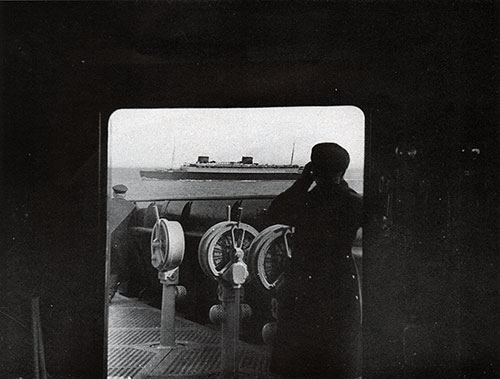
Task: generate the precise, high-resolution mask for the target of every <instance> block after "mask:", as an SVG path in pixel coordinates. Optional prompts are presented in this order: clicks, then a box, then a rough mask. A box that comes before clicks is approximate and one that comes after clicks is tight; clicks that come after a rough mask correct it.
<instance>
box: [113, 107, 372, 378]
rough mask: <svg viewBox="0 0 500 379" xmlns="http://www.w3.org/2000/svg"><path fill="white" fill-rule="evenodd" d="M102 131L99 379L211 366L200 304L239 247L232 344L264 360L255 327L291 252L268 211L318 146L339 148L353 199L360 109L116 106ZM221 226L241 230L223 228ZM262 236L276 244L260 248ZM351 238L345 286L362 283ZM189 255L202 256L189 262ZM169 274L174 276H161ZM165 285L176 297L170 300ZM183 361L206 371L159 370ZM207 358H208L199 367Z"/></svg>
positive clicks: (205, 311)
mask: <svg viewBox="0 0 500 379" xmlns="http://www.w3.org/2000/svg"><path fill="white" fill-rule="evenodd" d="M108 131H109V133H108V135H109V137H108V249H107V254H108V263H109V264H108V267H107V272H108V274H107V283H108V284H107V285H108V288H107V289H106V290H107V294H108V297H109V305H108V307H109V308H108V314H109V318H108V375H109V376H110V377H111V376H125V377H126V376H130V377H132V378H133V377H135V376H140V377H147V376H148V375H149V376H152V375H153V376H154V375H157V376H161V375H177V374H179V373H178V372H175V370H182V371H183V372H184V373H188V374H190V375H193V376H194V375H202V374H205V373H206V374H212V373H213V372H215V371H217V370H222V369H223V368H222V366H223V365H224V360H222V361H221V359H220V354H221V353H220V350H221V345H220V338H221V337H220V326H217V325H215V324H213V323H212V322H211V319H212V318H215V319H217V317H216V316H214V315H213V312H216V311H211V308H212V306H214V305H216V304H217V303H218V302H219V301H218V297H217V296H218V295H217V294H218V289H217V288H218V285H219V283H220V281H221V277H222V276H223V275H225V270H226V269H228V267H230V266H231V264H234V262H233V260H234V261H236V260H238V259H236V258H234V257H232V256H230V254H233V253H234V251H238V248H240V250H241V251H242V253H241V259H240V261H241V262H243V263H244V264H245V265H246V266H248V267H247V269H248V278H242V277H238V278H236V279H235V278H234V277H233V279H234V280H236V281H238V280H243V282H244V283H243V285H242V287H243V288H244V297H242V303H244V304H245V306H248V307H249V308H251V310H252V311H251V312H250V313H251V316H250V313H249V314H247V316H248V317H247V318H246V319H244V321H242V322H241V325H238V333H237V334H238V336H239V338H238V340H239V342H238V343H239V344H249V345H253V346H254V347H255V349H254V350H255V353H252V354H257V355H259V357H258V358H259V359H261V358H262V359H263V360H264V362H266V364H268V363H269V359H270V357H269V353H268V351H269V349H267V348H266V347H265V346H264V342H265V341H264V340H266V338H267V337H263V335H267V334H265V333H264V334H263V332H262V330H263V328H264V327H265V326H267V323H269V321H270V320H272V319H273V312H274V310H275V307H274V306H271V304H274V303H272V301H271V300H272V295H271V292H272V290H271V291H270V288H273V285H275V284H276V283H277V281H279V279H280V274H281V271H280V270H283V267H284V265H286V261H287V259H289V257H288V258H287V252H289V251H290V250H293V229H286V230H282V229H279V228H276V227H275V228H274V229H272V232H271V231H270V229H269V231H268V228H269V227H270V226H271V225H270V221H269V207H270V204H271V202H272V201H273V200H274V199H275V198H276V196H277V195H279V194H280V193H282V192H283V191H285V190H287V189H288V188H289V187H290V186H291V185H292V184H293V183H295V181H296V180H297V179H298V178H300V177H301V175H303V169H304V167H307V166H306V164H307V163H308V162H310V160H311V148H312V147H313V146H314V145H316V144H318V143H321V142H335V143H337V144H339V145H340V146H342V147H343V148H345V149H346V150H347V151H348V153H349V156H350V163H349V167H348V169H347V170H346V172H345V174H344V179H345V181H346V182H347V184H348V185H349V187H351V188H352V189H353V190H354V191H356V192H357V193H358V194H360V195H362V193H363V170H364V167H363V164H364V151H365V146H364V144H365V119H364V114H363V112H362V111H361V110H360V109H359V108H357V107H354V106H328V107H322V106H321V107H317V106H311V107H268V108H185V109H179V108H175V109H120V110H117V111H115V112H114V113H113V114H112V115H111V117H110V119H109V122H108ZM314 185H315V183H314V182H313V184H312V186H311V188H310V190H311V189H312V188H313V187H314ZM160 219H163V220H165V221H164V224H161V223H159V222H158V220H160ZM224 222H225V223H226V224H224V225H222V223H224ZM228 222H234V223H238V225H239V226H241V225H243V226H242V228H241V229H239V230H236V232H234V231H232V229H231V228H232V227H233V226H231V225H233V224H227V223H228ZM217 225H219V229H217ZM212 228H214V229H213V230H214V232H213V233H212V235H207V232H209V231H210V230H211V229H212ZM224 228H226V229H224ZM264 232H265V233H264ZM273 233H274V234H273ZM280 233H281V234H280ZM261 234H263V236H261ZM271 234H273V235H279V236H281V237H282V238H281V239H279V240H276V243H274V242H273V243H272V244H268V245H266V238H267V237H268V236H269V235H271ZM361 235H362V233H361V230H359V231H358V234H357V237H356V239H355V241H354V243H353V247H352V250H351V252H352V254H351V255H352V257H353V258H354V261H355V263H356V264H357V265H358V266H357V267H358V269H359V270H358V272H356V273H355V274H352V278H351V274H349V275H348V276H347V277H348V278H349V279H350V280H352V279H357V278H358V276H360V275H361V270H360V267H361V261H362V243H361ZM254 241H255V243H254V244H253V246H252V242H254ZM181 245H182V246H181ZM256 245H259V246H258V247H255V246H256ZM181 247H182V249H181ZM176 249H177V250H176ZM252 249H253V250H252ZM259 249H260V250H259ZM180 250H183V252H182V254H181V253H180ZM200 251H204V252H206V254H207V256H202V259H200ZM259 251H261V253H259ZM262 251H265V253H262ZM168 254H173V255H172V257H173V258H172V257H168ZM251 254H254V255H255V257H257V255H258V258H255V259H253V258H251V257H250V258H249V255H251ZM259 254H260V255H259ZM181 255H182V256H181ZM343 257H344V256H343ZM247 260H248V262H247ZM250 260H252V262H250ZM176 263H178V264H179V266H178V267H175V268H172V267H173V266H172V265H175V264H176ZM169 265H170V266H169ZM231 268H232V269H233V270H236V268H235V267H233V266H231ZM259 269H262V275H261V276H260V277H259V275H258V274H257V273H256V270H259ZM172 271H175V278H174V279H172V278H173V277H172V276H171V277H169V275H171V274H166V272H169V273H171V272H172ZM228 271H229V270H228ZM231 272H233V271H231ZM235 272H241V273H242V272H243V271H237V270H236V271H235ZM234 275H236V274H234ZM266 275H267V276H266ZM264 277H265V278H264ZM359 279H360V278H359ZM259 280H260V281H259ZM174 282H175V283H174ZM169 283H170V284H169ZM169 285H170V286H174V287H175V291H174V292H175V293H176V294H177V297H176V296H173V297H171V298H170V301H168V298H166V295H165V288H166V287H168V286H169ZM266 286H267V287H268V288H266ZM169 288H170V287H169ZM219 295H220V293H219ZM353 296H354V295H353ZM356 296H358V295H356ZM166 299H167V300H166ZM172 299H174V300H172ZM356 300H358V299H357V298H356ZM172 302H173V304H172ZM165 306H173V307H174V313H175V315H176V317H175V318H174V319H172V320H171V322H166V321H165V309H162V308H164V307H165ZM214 309H215V308H214ZM217 309H218V308H217ZM246 309H247V308H245V307H241V312H242V313H245V312H247V311H246ZM272 310H273V311H272ZM248 312H249V311H248ZM248 312H247V313H248ZM167 313H168V312H167ZM274 313H275V312H274ZM274 316H275V314H274ZM212 321H213V320H212ZM172 323H173V324H174V327H173V328H174V329H175V331H173V332H172V333H171V335H170V337H168V333H167V332H165V325H166V324H172ZM264 329H265V328H264ZM265 330H267V331H269V330H270V329H269V328H268V329H265ZM164 333H166V334H164ZM266 333H267V332H266ZM165 335H167V337H166V336H165ZM169 338H170V342H166V341H167V340H168V339H169ZM172 341H173V342H172ZM267 342H269V341H267ZM166 345H172V346H168V347H166ZM243 350H244V349H243ZM254 350H252V351H254ZM167 351H171V352H172V353H173V354H172V353H168V354H167ZM245 351H246V350H245ZM248 351H250V350H248ZM162 354H163V355H164V356H165V357H166V358H165V359H160V358H159V356H160V355H162ZM182 354H190V355H191V356H193V357H195V358H193V359H194V360H196V359H198V358H199V360H200V362H201V361H204V362H205V363H204V365H200V364H199V362H194V361H193V362H191V364H189V363H186V364H185V365H184V366H183V365H180V366H179V365H169V364H168V362H169V359H170V360H172V359H176V357H177V360H180V359H182ZM207 354H211V355H212V356H214V357H217V359H215V360H214V361H213V362H212V361H210V362H209V361H207V360H206V359H204V358H203V357H205V356H206V355H207ZM168 357H170V358H168ZM196 357H198V358H196ZM167 358H168V359H167ZM255 358H256V357H253V358H252V359H254V361H255V362H257V360H255ZM241 359H242V360H241V362H240V363H239V364H240V366H239V367H238V368H237V369H245V370H246V371H248V370H257V371H258V370H262V365H259V367H245V368H242V367H241V364H243V362H250V361H251V360H246V359H243V358H241ZM155 362H158V363H157V364H156V363H155ZM181 366H182V367H181ZM266 367H267V366H266ZM266 369H267V368H266ZM148 370H149V371H148ZM146 371H147V372H146ZM257 371H255V374H258V375H262V374H265V373H261V372H257Z"/></svg>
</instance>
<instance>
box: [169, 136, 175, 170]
mask: <svg viewBox="0 0 500 379" xmlns="http://www.w3.org/2000/svg"><path fill="white" fill-rule="evenodd" d="M174 162H175V138H174V147H173V149H172V162H170V167H172V168H174Z"/></svg>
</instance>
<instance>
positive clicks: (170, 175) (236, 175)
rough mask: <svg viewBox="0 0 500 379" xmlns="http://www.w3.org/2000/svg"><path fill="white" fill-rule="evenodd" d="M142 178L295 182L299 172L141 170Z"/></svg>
mask: <svg viewBox="0 0 500 379" xmlns="http://www.w3.org/2000/svg"><path fill="white" fill-rule="evenodd" d="M140 175H141V178H143V179H152V180H295V179H297V178H298V177H299V176H300V173H299V172H220V171H218V172H217V171H216V172H206V171H201V172H193V171H166V170H153V171H148V170H141V171H140Z"/></svg>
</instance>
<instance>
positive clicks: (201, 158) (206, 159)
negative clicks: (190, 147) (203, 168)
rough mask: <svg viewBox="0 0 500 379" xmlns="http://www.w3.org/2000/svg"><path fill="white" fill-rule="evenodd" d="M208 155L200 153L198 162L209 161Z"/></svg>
mask: <svg viewBox="0 0 500 379" xmlns="http://www.w3.org/2000/svg"><path fill="white" fill-rule="evenodd" d="M208 158H209V157H208V156H206V155H200V156H198V161H197V162H196V163H208Z"/></svg>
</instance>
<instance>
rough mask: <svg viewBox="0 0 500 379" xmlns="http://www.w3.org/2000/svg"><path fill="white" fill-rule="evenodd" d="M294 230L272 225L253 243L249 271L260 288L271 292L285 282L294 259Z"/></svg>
mask: <svg viewBox="0 0 500 379" xmlns="http://www.w3.org/2000/svg"><path fill="white" fill-rule="evenodd" d="M292 238H293V228H292V227H290V226H288V225H282V224H278V225H272V226H270V227H268V228H266V229H264V230H263V231H262V232H261V233H260V234H259V235H258V236H257V237H256V238H255V239H254V240H253V242H252V245H251V246H250V253H249V271H250V274H251V276H252V277H257V278H258V280H257V281H256V282H257V283H258V284H260V287H261V288H262V289H264V290H266V291H269V290H271V289H273V288H275V287H276V286H278V285H279V284H280V283H281V281H282V280H283V275H284V270H285V267H286V265H287V264H288V262H289V260H290V258H291V257H292V242H293V241H292Z"/></svg>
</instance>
